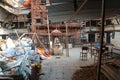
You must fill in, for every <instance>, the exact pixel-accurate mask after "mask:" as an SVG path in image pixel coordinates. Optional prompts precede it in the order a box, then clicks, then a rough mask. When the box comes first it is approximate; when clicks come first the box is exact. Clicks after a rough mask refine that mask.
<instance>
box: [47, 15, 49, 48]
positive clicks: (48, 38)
mask: <svg viewBox="0 0 120 80" xmlns="http://www.w3.org/2000/svg"><path fill="white" fill-rule="evenodd" d="M47 28H48V40H49V50H50V26H49V18H48V15H47Z"/></svg>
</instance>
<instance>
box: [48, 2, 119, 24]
mask: <svg viewBox="0 0 120 80" xmlns="http://www.w3.org/2000/svg"><path fill="white" fill-rule="evenodd" d="M50 1H51V6H48V7H47V9H48V14H49V19H50V20H51V21H53V22H58V21H67V20H69V18H70V17H71V15H72V14H73V13H74V12H75V7H74V1H75V0H50ZM76 1H77V5H78V7H79V6H81V4H82V3H83V2H84V0H76ZM101 5H102V0H88V1H87V3H86V4H85V5H84V6H83V8H82V9H81V10H80V12H79V13H78V15H77V16H76V17H75V18H74V19H82V20H83V19H93V18H100V16H101ZM119 14H120V0H106V17H110V16H115V15H119Z"/></svg>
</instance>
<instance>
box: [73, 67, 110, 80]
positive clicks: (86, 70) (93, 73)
mask: <svg viewBox="0 0 120 80" xmlns="http://www.w3.org/2000/svg"><path fill="white" fill-rule="evenodd" d="M96 77H97V67H95V66H86V67H81V69H79V70H77V71H76V72H75V73H74V74H73V77H72V80H97V79H96ZM101 80H108V79H107V78H106V77H105V76H104V75H103V74H102V73H101Z"/></svg>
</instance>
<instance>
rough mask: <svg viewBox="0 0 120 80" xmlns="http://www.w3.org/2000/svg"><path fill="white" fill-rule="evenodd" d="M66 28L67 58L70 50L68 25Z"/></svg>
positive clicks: (66, 24)
mask: <svg viewBox="0 0 120 80" xmlns="http://www.w3.org/2000/svg"><path fill="white" fill-rule="evenodd" d="M65 26H66V56H67V57H69V49H68V23H65Z"/></svg>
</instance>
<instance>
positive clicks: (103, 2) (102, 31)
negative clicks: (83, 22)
mask: <svg viewBox="0 0 120 80" xmlns="http://www.w3.org/2000/svg"><path fill="white" fill-rule="evenodd" d="M101 15H102V19H101V22H102V24H101V31H100V34H101V35H100V53H99V56H98V72H97V80H100V77H101V75H100V73H101V60H102V52H103V44H104V43H103V37H104V22H105V0H102V13H101Z"/></svg>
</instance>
